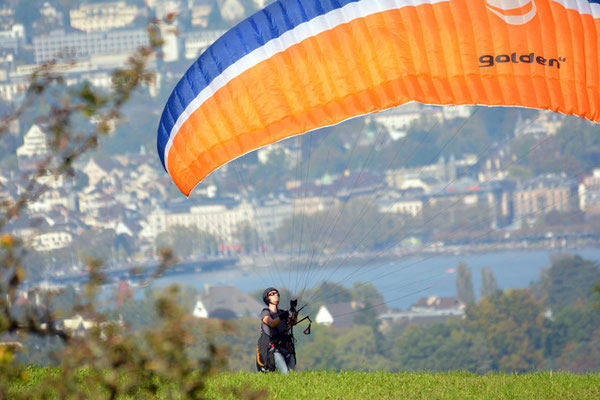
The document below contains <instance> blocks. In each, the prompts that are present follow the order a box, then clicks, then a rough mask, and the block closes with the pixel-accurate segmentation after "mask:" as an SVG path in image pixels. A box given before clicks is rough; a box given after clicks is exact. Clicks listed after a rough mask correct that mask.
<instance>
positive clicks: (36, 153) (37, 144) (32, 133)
mask: <svg viewBox="0 0 600 400" xmlns="http://www.w3.org/2000/svg"><path fill="white" fill-rule="evenodd" d="M49 140H50V139H49V137H48V135H46V133H44V132H43V131H42V130H41V128H40V127H39V126H38V125H35V124H34V125H31V127H30V128H29V130H28V131H27V133H25V135H24V136H23V145H22V146H19V147H18V148H17V160H18V163H19V168H20V169H25V170H27V169H35V168H37V165H38V163H39V162H41V161H42V160H44V159H45V158H46V157H48V155H49V154H50V145H49Z"/></svg>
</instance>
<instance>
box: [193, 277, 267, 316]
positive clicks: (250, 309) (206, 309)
mask: <svg viewBox="0 0 600 400" xmlns="http://www.w3.org/2000/svg"><path fill="white" fill-rule="evenodd" d="M263 308H264V305H262V304H261V303H259V302H258V301H257V300H256V299H254V298H252V297H250V296H249V295H247V294H246V293H244V292H242V291H241V290H240V289H238V288H237V287H235V286H210V285H208V286H206V288H205V290H204V291H203V292H201V293H200V294H199V296H198V300H197V301H196V304H195V305H194V309H193V312H192V314H193V315H194V316H195V317H197V318H220V319H231V318H240V317H245V316H248V317H253V318H255V317H256V318H257V317H258V316H259V315H260V312H261V310H262V309H263Z"/></svg>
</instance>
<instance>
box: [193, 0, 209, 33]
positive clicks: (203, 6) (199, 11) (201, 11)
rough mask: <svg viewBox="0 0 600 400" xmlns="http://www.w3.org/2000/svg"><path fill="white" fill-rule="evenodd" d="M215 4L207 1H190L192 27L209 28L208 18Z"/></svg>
mask: <svg viewBox="0 0 600 400" xmlns="http://www.w3.org/2000/svg"><path fill="white" fill-rule="evenodd" d="M213 7H214V4H211V3H209V2H207V1H206V0H188V12H189V13H190V23H191V24H192V26H199V27H201V28H206V27H207V26H208V16H209V15H210V13H211V12H212V10H213Z"/></svg>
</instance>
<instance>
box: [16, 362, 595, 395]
mask: <svg viewBox="0 0 600 400" xmlns="http://www.w3.org/2000/svg"><path fill="white" fill-rule="evenodd" d="M28 371H29V374H28V375H29V379H27V382H26V383H23V382H21V383H18V384H17V383H16V382H15V385H12V388H11V389H12V391H14V392H13V393H14V394H16V395H17V397H20V396H18V395H19V394H20V395H21V396H23V395H24V394H25V393H27V392H28V391H29V390H31V389H32V387H33V386H35V385H36V384H37V382H39V381H40V380H41V379H42V378H43V377H44V376H45V375H46V374H55V373H57V370H56V369H45V368H29V369H28ZM83 375H85V374H83ZM81 384H84V385H85V379H82V380H81ZM165 386H168V385H165ZM165 389H166V387H165ZM265 389H266V391H267V392H268V393H262V394H261V393H256V392H258V391H261V390H265ZM166 392H167V391H165V393H166ZM253 395H254V396H253ZM206 397H207V398H209V399H235V398H240V397H245V398H258V399H310V400H314V399H428V400H429V399H457V400H462V399H527V400H530V399H534V400H541V399H561V400H562V399H600V374H597V373H596V374H571V373H565V372H535V373H527V374H504V373H495V374H487V375H476V374H471V373H467V372H443V373H441V372H438V373H427V372H401V373H387V372H350V371H348V372H324V371H322V372H321V371H320V372H299V373H292V374H290V375H288V376H285V375H281V374H278V373H272V374H255V373H247V372H240V373H220V374H217V375H215V376H213V377H211V378H210V379H209V381H208V382H207V391H206ZM164 398H170V396H165V397H164Z"/></svg>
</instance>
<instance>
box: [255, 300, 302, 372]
mask: <svg viewBox="0 0 600 400" xmlns="http://www.w3.org/2000/svg"><path fill="white" fill-rule="evenodd" d="M296 304H297V301H295V300H292V301H291V302H290V315H291V318H290V324H289V327H288V329H286V330H285V331H284V332H279V333H277V334H273V335H270V336H269V335H267V334H266V333H265V332H264V331H263V330H262V325H261V334H260V337H259V338H258V343H257V346H256V369H257V370H258V371H259V372H272V371H275V351H276V350H279V352H280V353H281V354H282V355H283V356H284V357H285V361H286V363H288V362H289V361H290V360H291V358H292V356H294V358H295V357H296V346H295V343H296V338H295V337H294V326H295V325H298V324H299V323H300V322H302V321H305V320H308V321H309V324H308V327H307V328H306V329H305V330H304V334H305V335H309V334H310V325H311V323H312V321H311V319H310V317H309V316H308V315H307V316H306V317H304V318H302V319H301V320H299V321H298V314H299V312H300V311H302V309H303V308H304V307H302V308H300V309H299V310H296ZM264 310H269V309H268V308H263V311H264ZM261 314H262V313H261ZM261 323H262V321H261Z"/></svg>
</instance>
